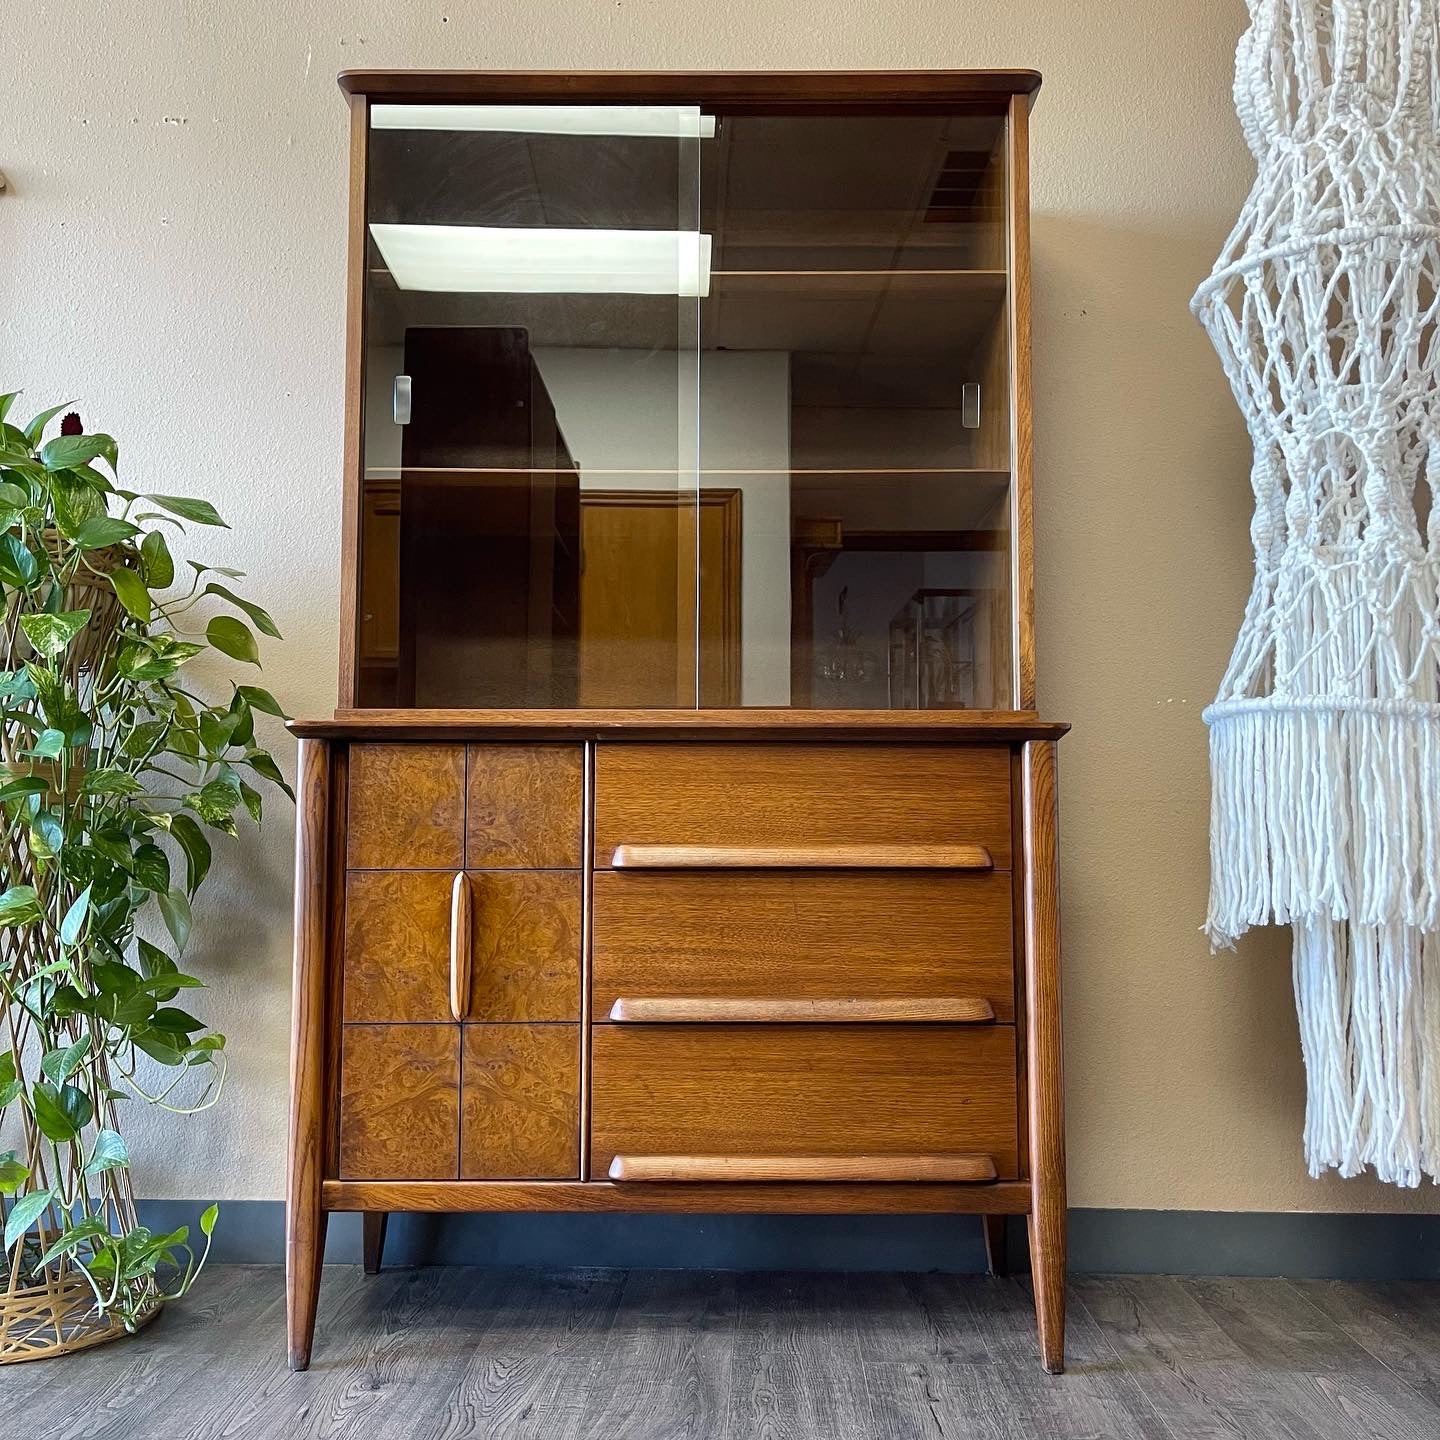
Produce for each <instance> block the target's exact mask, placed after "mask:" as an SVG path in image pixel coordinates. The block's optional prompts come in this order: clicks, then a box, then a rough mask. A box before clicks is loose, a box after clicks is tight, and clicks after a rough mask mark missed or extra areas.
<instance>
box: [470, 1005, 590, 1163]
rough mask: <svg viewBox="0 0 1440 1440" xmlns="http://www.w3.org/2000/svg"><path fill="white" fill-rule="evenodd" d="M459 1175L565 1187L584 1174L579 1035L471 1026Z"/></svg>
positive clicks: (569, 1029) (560, 1029) (554, 1028)
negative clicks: (559, 1183)
mask: <svg viewBox="0 0 1440 1440" xmlns="http://www.w3.org/2000/svg"><path fill="white" fill-rule="evenodd" d="M464 1054H465V1104H464V1118H463V1125H462V1129H461V1136H460V1175H461V1178H462V1179H466V1180H508V1179H523V1180H565V1179H573V1178H575V1177H577V1176H578V1175H579V1173H580V1031H579V1027H578V1026H575V1025H466V1026H465V1052H464Z"/></svg>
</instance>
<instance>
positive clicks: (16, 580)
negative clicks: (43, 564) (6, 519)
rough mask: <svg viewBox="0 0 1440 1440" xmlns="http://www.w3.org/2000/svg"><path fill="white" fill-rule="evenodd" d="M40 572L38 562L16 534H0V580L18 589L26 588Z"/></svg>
mask: <svg viewBox="0 0 1440 1440" xmlns="http://www.w3.org/2000/svg"><path fill="white" fill-rule="evenodd" d="M39 574H40V562H39V561H38V560H37V559H36V558H35V556H34V555H33V554H32V553H31V552H30V550H29V549H28V548H27V547H26V545H25V542H24V541H23V540H21V538H20V537H19V536H18V535H12V534H10V533H9V532H8V531H7V532H6V533H5V534H4V535H0V580H3V581H4V582H5V584H7V585H13V586H14V587H15V588H16V589H19V590H28V589H29V588H30V586H31V585H33V584H34V583H35V579H36V577H37V576H38V575H39Z"/></svg>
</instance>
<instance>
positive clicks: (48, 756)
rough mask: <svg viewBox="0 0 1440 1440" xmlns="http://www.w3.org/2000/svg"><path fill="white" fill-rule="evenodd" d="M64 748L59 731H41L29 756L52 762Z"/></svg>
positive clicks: (63, 739) (62, 737)
mask: <svg viewBox="0 0 1440 1440" xmlns="http://www.w3.org/2000/svg"><path fill="white" fill-rule="evenodd" d="M64 748H65V736H64V735H63V734H62V733H61V732H60V731H59V730H42V731H41V732H40V736H39V738H38V739H37V740H36V741H35V743H34V745H32V746H31V747H30V754H32V755H34V756H37V757H38V758H40V759H42V760H53V759H54V758H55V757H56V756H57V755H58V754H59V753H60V752H61V751H62V750H63V749H64ZM47 788H48V787H47Z"/></svg>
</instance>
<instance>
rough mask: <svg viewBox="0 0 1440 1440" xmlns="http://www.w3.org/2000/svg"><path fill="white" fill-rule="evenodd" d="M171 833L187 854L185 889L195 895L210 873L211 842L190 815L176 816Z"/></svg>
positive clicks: (171, 823)
mask: <svg viewBox="0 0 1440 1440" xmlns="http://www.w3.org/2000/svg"><path fill="white" fill-rule="evenodd" d="M170 833H171V834H172V835H173V836H174V837H175V839H176V841H177V843H178V844H179V846H180V848H181V850H183V851H184V852H185V889H186V890H187V891H188V892H189V893H190V894H191V895H193V894H194V893H195V892H196V891H197V890H198V889H199V888H200V885H201V883H202V882H203V881H204V879H205V877H206V875H208V874H209V873H210V842H209V841H208V840H207V839H206V838H205V832H204V831H203V830H202V829H201V828H200V827H199V826H198V825H197V824H196V823H195V822H194V821H193V820H192V819H191V818H190V817H189V816H188V815H176V816H175V817H174V818H173V819H172V820H171V822H170Z"/></svg>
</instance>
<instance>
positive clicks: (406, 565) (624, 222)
mask: <svg viewBox="0 0 1440 1440" xmlns="http://www.w3.org/2000/svg"><path fill="white" fill-rule="evenodd" d="M707 128H709V129H711V130H713V128H714V126H713V121H706V120H704V119H703V118H702V117H701V116H700V114H699V111H698V109H697V108H694V107H675V106H479V105H469V106H430V105H376V106H374V107H372V110H371V132H370V137H369V164H368V183H367V190H368V195H367V218H368V222H369V224H368V230H369V248H368V257H367V285H366V327H365V337H366V351H365V365H366V386H365V415H364V442H365V443H364V474H363V484H362V495H361V532H362V533H361V552H360V584H359V595H360V606H359V610H360V614H359V622H358V623H359V628H360V635H359V640H360V666H359V697H360V704H361V705H363V706H390V705H398V706H423V707H438V708H487V707H496V708H509V707H515V708H524V707H566V706H575V705H607V706H608V705H626V706H629V705H643V706H651V705H684V706H693V705H695V704H696V703H697V696H698V685H699V683H700V682H699V670H698V666H697V664H696V628H697V619H696V613H697V595H698V590H699V577H698V573H697V561H696V555H697V544H698V539H697V536H698V530H699V522H698V517H699V512H700V506H699V503H698V477H697V470H698V457H697V444H698V434H699V422H698V416H697V384H698V382H697V365H696V351H697V346H698V337H699V306H700V303H701V299H702V297H703V296H704V295H705V294H706V293H707V291H708V288H709V286H710V283H711V282H710V269H711V255H710V241H709V237H708V236H707V235H703V234H702V233H701V232H700V229H699V149H700V145H701V143H702V135H703V134H704V132H705V131H706V129H707Z"/></svg>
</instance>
